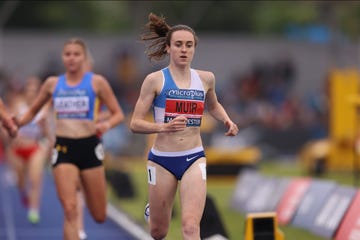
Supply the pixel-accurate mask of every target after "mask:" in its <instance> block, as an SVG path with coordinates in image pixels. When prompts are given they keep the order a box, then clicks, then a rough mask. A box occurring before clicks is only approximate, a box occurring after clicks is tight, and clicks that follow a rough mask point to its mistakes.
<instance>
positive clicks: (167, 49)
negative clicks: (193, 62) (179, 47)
mask: <svg viewBox="0 0 360 240" xmlns="http://www.w3.org/2000/svg"><path fill="white" fill-rule="evenodd" d="M165 51H166V53H167V54H169V53H170V46H169V45H166V48H165Z"/></svg>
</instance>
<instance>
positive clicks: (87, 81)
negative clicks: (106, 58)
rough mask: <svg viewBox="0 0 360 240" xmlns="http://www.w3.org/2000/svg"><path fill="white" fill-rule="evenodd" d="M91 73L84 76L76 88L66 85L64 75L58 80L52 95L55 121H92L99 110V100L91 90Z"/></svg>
mask: <svg viewBox="0 0 360 240" xmlns="http://www.w3.org/2000/svg"><path fill="white" fill-rule="evenodd" d="M92 77H93V73H92V72H87V73H86V74H84V77H83V79H82V80H81V82H80V83H79V84H78V85H76V86H69V85H68V84H66V78H65V75H61V76H59V80H58V82H57V85H56V87H55V90H54V93H53V100H54V111H55V116H56V118H57V119H88V120H94V119H95V118H96V114H97V113H98V110H99V100H98V98H97V97H96V93H95V92H94V89H93V88H92V85H91V82H92Z"/></svg>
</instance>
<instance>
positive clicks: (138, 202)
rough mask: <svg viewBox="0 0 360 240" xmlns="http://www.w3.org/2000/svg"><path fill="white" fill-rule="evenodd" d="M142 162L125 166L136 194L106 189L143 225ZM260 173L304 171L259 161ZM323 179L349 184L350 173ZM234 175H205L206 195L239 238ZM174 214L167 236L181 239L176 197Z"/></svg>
mask: <svg viewBox="0 0 360 240" xmlns="http://www.w3.org/2000/svg"><path fill="white" fill-rule="evenodd" d="M145 164H146V163H145V162H143V161H136V163H132V164H130V165H129V167H128V170H127V171H128V173H129V175H130V177H131V180H132V182H133V184H134V187H135V191H136V197H134V198H131V199H118V198H116V197H115V196H114V194H113V192H112V191H111V190H110V194H109V195H110V198H111V200H112V201H113V202H114V203H115V204H116V205H117V206H118V207H119V208H121V209H122V210H123V211H124V212H125V213H127V214H128V215H129V216H131V218H133V219H134V220H135V221H136V222H138V223H139V224H141V225H143V226H144V228H147V224H146V223H145V221H144V218H143V210H144V206H145V203H146V201H147V177H146V170H145ZM259 170H260V172H261V174H264V175H268V176H276V177H296V176H305V175H306V172H305V171H303V170H302V169H301V167H300V166H299V165H298V164H296V163H292V164H289V163H286V164H284V163H279V162H274V161H272V162H270V161H268V162H263V163H261V164H260V165H259ZM322 178H323V179H329V180H330V179H331V180H334V181H336V182H337V183H338V184H343V185H352V184H353V176H352V174H349V173H328V174H325V175H324V176H322ZM235 183H236V177H212V176H209V177H208V195H209V196H211V197H212V198H213V200H214V202H215V205H216V208H217V209H218V211H219V214H220V218H221V220H222V222H223V224H224V226H225V229H226V231H227V233H228V234H229V239H243V238H244V237H243V236H244V227H245V216H244V215H242V214H240V213H239V212H237V211H235V210H234V209H232V208H231V207H230V201H231V198H232V193H233V190H234V188H235ZM174 210H175V213H176V214H175V216H174V218H173V219H172V222H171V225H170V230H169V234H168V237H167V239H168V240H177V239H181V231H180V228H181V225H180V219H179V203H178V197H177V198H176V202H175V209H174ZM280 229H281V231H282V232H283V233H284V235H285V239H290V240H299V239H307V240H323V239H325V238H322V237H320V236H316V235H314V234H312V233H310V232H308V231H306V230H303V229H299V228H295V227H293V226H291V225H288V226H280Z"/></svg>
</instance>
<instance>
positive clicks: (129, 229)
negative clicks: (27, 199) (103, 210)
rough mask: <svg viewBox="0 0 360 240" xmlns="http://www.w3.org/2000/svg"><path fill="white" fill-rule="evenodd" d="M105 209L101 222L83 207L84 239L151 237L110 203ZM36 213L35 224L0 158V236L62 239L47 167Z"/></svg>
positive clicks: (15, 239) (25, 239)
mask: <svg viewBox="0 0 360 240" xmlns="http://www.w3.org/2000/svg"><path fill="white" fill-rule="evenodd" d="M107 212H108V219H107V220H106V221H105V223H103V224H97V223H96V222H95V221H94V220H93V219H92V218H91V216H90V214H89V213H88V211H87V209H85V212H84V224H85V230H86V233H87V235H88V240H103V239H106V240H115V239H116V240H136V239H139V240H140V239H141V240H146V239H151V238H150V237H149V235H148V234H147V233H146V232H145V231H144V230H143V229H142V228H140V227H139V226H138V225H136V224H134V223H133V222H132V221H131V220H130V219H129V218H127V217H126V215H124V214H123V213H122V212H120V211H118V210H117V209H116V208H114V207H113V206H112V205H111V204H109V205H108V211H107ZM40 216H41V221H40V223H39V224H37V225H32V224H30V223H29V222H28V221H27V218H26V209H25V207H23V205H22V204H21V201H20V197H19V194H18V192H17V189H16V188H15V186H14V183H13V182H12V181H9V174H8V172H7V166H6V165H5V164H4V163H1V161H0V240H62V225H63V213H62V210H61V206H60V203H59V200H58V199H57V196H56V192H55V186H54V182H53V178H52V176H51V174H50V173H49V171H48V170H46V171H45V173H44V182H43V193H42V200H41V209H40Z"/></svg>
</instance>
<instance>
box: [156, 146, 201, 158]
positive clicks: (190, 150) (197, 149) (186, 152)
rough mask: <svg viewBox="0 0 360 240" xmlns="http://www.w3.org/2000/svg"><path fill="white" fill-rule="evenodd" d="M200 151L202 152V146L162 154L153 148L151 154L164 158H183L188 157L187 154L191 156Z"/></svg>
mask: <svg viewBox="0 0 360 240" xmlns="http://www.w3.org/2000/svg"><path fill="white" fill-rule="evenodd" d="M201 151H204V148H203V146H199V147H196V148H192V149H189V150H185V151H177V152H163V151H159V150H156V149H154V147H152V148H151V152H152V153H153V154H155V155H158V156H164V157H177V156H185V155H189V154H193V153H197V152H201Z"/></svg>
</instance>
